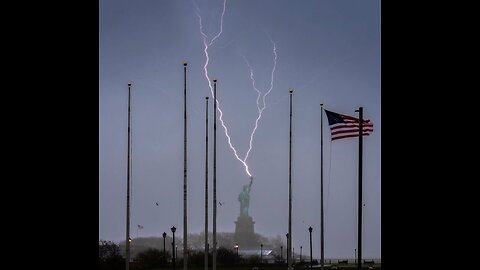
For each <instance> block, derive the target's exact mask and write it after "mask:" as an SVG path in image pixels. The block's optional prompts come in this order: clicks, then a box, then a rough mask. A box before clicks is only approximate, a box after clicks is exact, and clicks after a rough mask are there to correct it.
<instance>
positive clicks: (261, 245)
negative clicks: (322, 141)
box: [260, 244, 263, 264]
mask: <svg viewBox="0 0 480 270" xmlns="http://www.w3.org/2000/svg"><path fill="white" fill-rule="evenodd" d="M262 263H263V244H260V264H262Z"/></svg>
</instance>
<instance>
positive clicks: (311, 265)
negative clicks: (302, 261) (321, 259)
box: [308, 226, 313, 269]
mask: <svg viewBox="0 0 480 270" xmlns="http://www.w3.org/2000/svg"><path fill="white" fill-rule="evenodd" d="M312 230H313V229H312V226H310V227H308V231H309V232H310V269H313V261H312Z"/></svg>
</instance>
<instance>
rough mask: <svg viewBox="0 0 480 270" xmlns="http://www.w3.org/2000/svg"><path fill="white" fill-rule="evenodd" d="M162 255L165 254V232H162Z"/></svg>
mask: <svg viewBox="0 0 480 270" xmlns="http://www.w3.org/2000/svg"><path fill="white" fill-rule="evenodd" d="M162 236H163V256H165V238H166V237H167V233H166V232H163V234H162Z"/></svg>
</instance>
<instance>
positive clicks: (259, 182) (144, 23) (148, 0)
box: [99, 0, 381, 258]
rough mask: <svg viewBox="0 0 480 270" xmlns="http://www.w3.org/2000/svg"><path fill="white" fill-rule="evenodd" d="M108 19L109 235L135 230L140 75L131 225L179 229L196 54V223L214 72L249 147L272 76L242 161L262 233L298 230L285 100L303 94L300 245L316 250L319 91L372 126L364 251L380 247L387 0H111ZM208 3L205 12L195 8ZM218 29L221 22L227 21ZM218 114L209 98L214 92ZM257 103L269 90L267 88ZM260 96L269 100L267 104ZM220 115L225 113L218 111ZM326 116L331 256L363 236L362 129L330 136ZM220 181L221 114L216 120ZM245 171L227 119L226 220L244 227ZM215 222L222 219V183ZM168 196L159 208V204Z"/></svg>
mask: <svg viewBox="0 0 480 270" xmlns="http://www.w3.org/2000/svg"><path fill="white" fill-rule="evenodd" d="M99 5H100V14H99V16H100V24H99V37H100V44H99V54H100V58H99V68H100V73H99V83H100V85H99V90H100V92H99V98H100V102H99V110H100V113H99V121H100V126H99V128H100V134H99V144H100V152H99V168H100V171H99V239H102V240H111V241H115V242H119V241H122V240H125V221H126V179H127V177H126V170H127V166H126V165H127V104H128V102H127V99H128V87H127V82H128V81H129V80H131V81H132V101H131V106H132V107H131V112H132V201H131V202H132V203H131V236H132V237H137V225H138V224H141V225H142V226H143V227H144V229H142V230H139V231H138V236H141V237H146V236H160V235H161V233H163V232H164V231H165V232H167V233H169V234H170V230H169V229H170V227H172V225H175V226H176V227H177V228H178V229H177V235H178V236H179V237H183V76H184V75H183V65H182V61H184V60H185V61H187V62H188V72H187V73H188V74H187V92H188V93H187V95H188V96H187V103H188V105H187V111H188V112H187V113H188V116H187V118H188V216H189V218H188V232H189V233H200V232H202V231H203V230H204V184H205V182H204V181H205V96H211V93H210V88H209V84H208V81H207V79H206V77H205V72H204V65H205V63H206V55H205V52H204V49H205V47H204V40H203V36H202V34H201V32H200V24H199V17H198V15H199V16H200V17H201V18H202V23H203V32H204V34H205V35H206V37H207V43H208V42H210V41H211V40H212V39H213V38H214V37H215V36H216V35H217V34H219V33H221V34H220V35H219V36H218V38H216V39H215V40H214V42H213V44H212V45H210V46H209V47H208V56H209V63H208V66H207V71H208V76H209V77H210V78H211V79H213V78H216V79H218V83H217V92H218V98H219V102H220V108H221V109H222V111H223V120H224V122H225V125H226V126H227V127H228V131H229V135H230V137H231V142H232V144H233V146H234V147H235V149H236V150H237V152H238V155H239V156H240V157H241V158H242V159H243V158H244V157H245V154H246V152H247V150H248V147H249V140H250V135H251V133H252V128H253V127H254V124H255V119H256V118H257V117H258V109H257V103H256V100H257V92H256V91H255V89H254V88H253V87H252V81H251V77H250V68H249V66H248V65H247V62H248V63H249V64H250V67H251V68H252V70H253V75H254V79H255V86H256V88H257V89H258V90H259V91H261V92H262V96H263V95H264V94H265V93H266V92H267V91H268V90H269V89H270V86H271V78H272V71H273V67H274V63H275V62H274V59H275V54H274V44H275V52H276V55H277V59H276V67H275V70H274V72H273V88H271V92H270V93H269V94H268V95H267V96H266V99H265V100H266V105H267V106H266V109H265V110H264V111H263V114H262V117H261V119H260V120H259V122H258V128H257V130H256V132H255V134H254V137H253V148H252V150H251V152H250V155H249V157H248V159H247V161H246V163H247V165H248V166H249V170H250V172H251V174H252V175H253V176H254V182H253V185H252V188H251V193H250V195H251V196H250V197H251V200H250V211H249V212H250V215H251V216H252V217H253V219H254V221H255V231H256V232H257V233H260V234H263V235H265V236H272V237H274V236H277V235H280V236H282V237H283V238H285V234H286V233H287V232H288V172H289V171H288V154H289V153H288V148H289V98H288V90H289V89H290V88H291V89H293V90H294V93H293V139H292V197H293V203H292V205H293V206H292V208H293V209H292V211H293V214H292V217H293V218H292V235H293V238H292V240H293V246H294V248H295V250H297V251H298V250H299V248H300V246H301V245H303V246H304V247H307V246H308V245H309V233H308V230H307V228H308V227H309V226H312V227H313V254H314V257H319V256H320V105H319V104H320V103H321V102H323V103H324V104H325V105H324V107H325V108H326V109H328V110H330V111H333V112H337V113H342V114H347V115H352V116H358V114H357V113H355V110H356V109H358V107H359V106H363V107H364V118H366V119H370V120H371V121H372V122H373V124H374V131H373V133H372V134H371V135H370V136H368V137H365V138H364V152H363V157H364V160H363V190H364V192H363V203H364V204H365V206H364V208H363V209H364V210H363V235H362V236H363V257H366V258H372V257H375V258H379V257H381V226H380V225H381V222H380V220H381V193H380V190H381V164H380V145H381V123H380V121H381V113H380V96H381V90H380V1H379V0H364V1H357V0H303V1H293V0H288V1H287V0H262V1H258V0H241V1H240V0H227V1H226V8H225V13H224V16H223V28H221V16H222V11H223V7H224V0H208V1H200V0H198V1H187V0H185V1H178V0H161V1H159V0H142V1H127V0H102V1H100V4H99ZM197 14H198V15H197ZM220 30H223V31H222V32H220ZM209 101H210V102H209V122H210V124H212V123H213V104H212V102H211V101H212V99H211V98H210V100H209ZM260 101H261V99H260ZM260 105H261V104H260ZM217 116H219V113H217ZM323 117H324V177H325V178H324V195H325V256H326V258H338V257H353V256H354V250H355V249H356V248H357V183H358V138H347V139H342V140H336V141H333V142H331V141H330V130H329V128H328V123H327V120H326V117H325V115H323ZM209 133H210V134H209V135H210V139H211V140H210V154H209V156H210V160H209V164H210V168H209V175H210V180H209V181H210V183H209V186H210V187H212V178H211V176H212V171H213V169H212V165H213V162H212V156H213V155H212V150H213V148H212V146H213V140H212V139H213V126H212V125H210V131H209ZM248 182H249V179H248V176H247V174H246V171H245V167H244V166H243V164H242V163H241V162H240V161H238V160H237V159H236V158H235V156H234V154H233V151H232V150H231V149H230V147H229V145H228V142H227V137H226V136H225V132H224V129H223V128H222V126H221V124H220V121H219V120H217V200H218V201H219V202H222V205H221V206H220V205H219V206H218V208H217V215H218V216H217V231H218V232H234V230H235V223H234V221H235V220H236V219H237V217H238V215H239V213H240V210H239V206H240V204H239V202H238V194H239V193H240V192H241V190H242V186H243V185H245V184H248ZM209 198H210V202H209V206H210V213H209V218H210V220H209V226H210V231H211V230H212V227H211V225H212V210H211V205H212V192H211V190H210V195H209ZM157 202H158V206H157V205H156V203H157Z"/></svg>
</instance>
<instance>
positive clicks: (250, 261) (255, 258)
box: [247, 255, 260, 264]
mask: <svg viewBox="0 0 480 270" xmlns="http://www.w3.org/2000/svg"><path fill="white" fill-rule="evenodd" d="M247 263H248V264H260V256H258V255H253V256H250V257H248V259H247Z"/></svg>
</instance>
